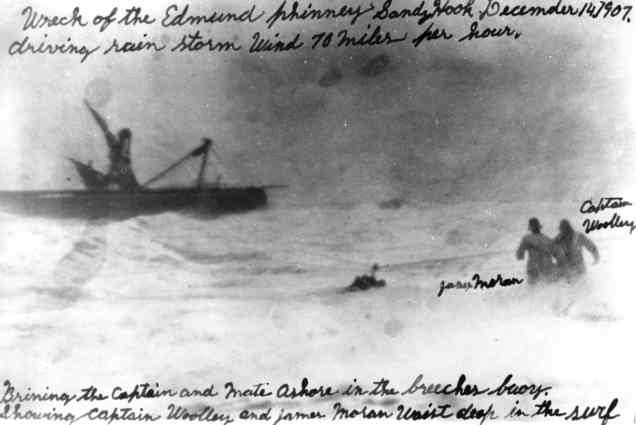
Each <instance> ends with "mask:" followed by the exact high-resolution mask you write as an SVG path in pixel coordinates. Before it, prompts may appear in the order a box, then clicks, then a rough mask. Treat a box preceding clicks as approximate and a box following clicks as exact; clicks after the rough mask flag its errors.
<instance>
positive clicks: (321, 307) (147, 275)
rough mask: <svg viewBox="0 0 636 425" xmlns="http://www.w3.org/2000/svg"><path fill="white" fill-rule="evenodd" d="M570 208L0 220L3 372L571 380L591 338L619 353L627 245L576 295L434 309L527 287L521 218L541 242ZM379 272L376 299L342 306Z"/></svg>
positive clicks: (300, 209)
mask: <svg viewBox="0 0 636 425" xmlns="http://www.w3.org/2000/svg"><path fill="white" fill-rule="evenodd" d="M393 207H395V206H393ZM568 211H570V212H571V211H573V209H572V208H571V205H565V204H563V205H556V204H544V205H538V206H537V205H527V204H519V203H516V204H496V205H494V204H487V203H474V204H463V205H435V204H423V203H418V204H408V203H407V204H406V205H403V206H401V207H399V208H381V207H379V206H378V205H375V204H346V205H345V204H332V205H328V206H297V205H296V206H294V205H274V206H272V207H270V208H267V209H264V210H259V211H254V212H250V213H246V214H238V215H226V216H221V217H217V218H208V219H201V218H197V217H192V216H187V215H181V214H178V213H169V214H162V215H157V216H146V217H138V218H134V219H129V220H126V221H118V222H80V221H63V220H62V221H60V220H48V219H41V218H40V219H35V218H28V219H27V218H22V217H16V216H9V215H3V216H1V217H0V235H1V237H2V239H1V243H0V252H1V255H0V259H1V260H0V272H1V278H0V279H1V285H0V291H1V292H0V300H1V301H0V302H1V304H0V309H1V311H2V314H3V317H4V320H3V322H2V325H1V331H0V333H1V334H2V343H1V348H2V349H3V360H4V367H3V368H2V369H1V370H0V373H4V374H5V375H6V376H18V377H19V378H20V379H22V380H23V381H25V382H32V383H36V384H37V383H41V382H50V381H51V380H52V381H53V382H57V383H58V384H60V385H69V386H72V385H74V384H75V382H69V380H68V377H69V376H74V377H76V379H77V383H78V385H79V382H82V383H93V382H95V381H99V382H119V381H118V380H120V381H121V380H125V381H131V382H139V380H159V379H160V380H161V381H162V383H169V384H174V385H178V384H184V383H192V382H199V381H200V382H202V383H204V382H209V381H210V380H212V379H215V378H219V379H228V378H232V379H238V380H242V381H243V382H245V383H248V382H251V381H253V380H255V379H258V378H259V377H261V378H262V379H277V378H280V379H284V378H286V377H290V378H291V377H298V376H304V375H310V376H312V375H313V376H318V377H321V376H322V377H324V376H352V377H355V376H358V377H364V376H377V375H378V374H385V375H386V374H391V373H393V374H395V375H396V376H406V375H412V374H413V373H415V372H416V371H422V370H428V371H429V372H430V373H435V374H437V375H436V376H438V377H439V378H445V377H448V378H449V379H451V377H452V376H453V375H455V374H456V372H457V365H458V364H461V365H462V367H465V369H464V370H467V371H473V373H477V374H479V375H480V376H486V377H488V376H494V375H497V376H498V375H499V374H500V372H499V371H500V370H501V369H502V368H504V369H506V368H508V369H509V370H517V369H521V370H523V373H526V374H528V376H530V375H532V374H534V375H533V376H536V375H539V377H542V378H546V379H547V378H552V376H553V374H554V373H556V371H559V372H558V373H559V376H561V377H565V379H567V378H571V379H572V382H575V381H576V376H577V373H578V372H577V371H578V370H579V369H577V368H580V367H584V365H585V363H586V362H589V361H593V360H592V359H593V356H595V355H598V350H600V348H598V350H597V349H596V348H595V349H591V350H590V349H589V347H588V348H586V349H585V350H583V347H586V344H587V343H586V342H585V341H589V340H590V338H591V339H595V338H597V339H601V340H602V341H604V342H605V343H609V342H608V341H610V342H611V341H613V338H622V336H621V333H620V332H621V331H620V329H622V326H623V325H622V323H623V322H624V315H623V313H624V312H625V311H628V309H626V308H625V307H626V304H627V302H626V301H625V299H626V297H625V294H628V293H632V292H633V290H632V289H630V288H629V285H630V283H629V282H627V281H626V280H625V279H621V276H625V273H626V270H628V269H629V267H630V266H629V261H628V260H627V258H628V254H627V252H628V251H626V249H625V248H626V247H627V246H628V245H627V244H628V243H631V242H630V240H629V239H628V238H625V237H616V235H615V234H611V235H610V234H606V235H604V236H605V237H599V238H597V242H598V243H599V247H600V248H601V255H602V257H603V262H602V263H601V264H600V265H598V266H595V267H590V272H589V276H588V279H587V281H586V282H585V283H584V284H582V285H580V286H579V287H576V288H573V287H567V286H566V285H562V284H557V285H553V286H552V287H542V288H528V287H526V286H525V285H522V286H521V287H519V288H516V289H502V288H500V289H496V290H492V291H491V292H488V293H482V294H479V295H477V294H474V293H468V292H464V291H456V292H449V293H447V294H445V295H444V296H443V297H441V298H439V297H437V292H438V288H439V282H440V280H441V279H446V280H469V279H470V277H471V276H472V274H474V273H476V272H478V273H481V274H482V275H483V276H484V277H489V276H495V275H496V274H497V273H502V274H503V275H504V276H520V277H522V276H523V270H524V264H523V263H522V262H517V261H515V260H514V249H515V248H516V245H517V243H518V242H519V240H520V238H521V236H522V235H523V233H524V231H525V226H526V220H527V217H528V216H529V215H538V216H540V217H542V219H543V220H544V224H545V228H546V232H547V233H550V227H556V224H557V223H558V220H559V219H560V218H562V217H563V216H567V213H568ZM629 246H632V245H629ZM374 262H375V263H379V264H381V265H382V266H383V269H382V270H381V272H380V276H381V277H382V278H383V279H385V280H387V282H388V286H387V287H386V288H383V289H380V290H377V291H369V292H364V293H357V294H342V293H340V290H341V289H342V288H343V287H345V286H346V285H348V284H349V283H350V282H351V280H352V279H353V277H354V276H355V275H356V274H361V273H363V272H366V271H367V269H368V268H369V266H370V265H371V264H372V263H374ZM629 291H632V292H629ZM547 329H551V332H553V331H554V330H555V329H557V330H559V331H558V332H561V334H560V337H559V338H558V339H557V340H554V339H553V338H552V337H549V338H548V336H547V335H546V334H545V331H546V330H547ZM548 340H549V342H548ZM598 347H600V346H598ZM450 353H452V355H451V354H450ZM477 353H484V354H483V355H478V354H477ZM493 353H495V354H494V355H495V358H498V361H496V362H492V360H490V359H491V358H492V356H493ZM497 353H498V354H497ZM528 353H531V354H532V353H533V354H532V356H534V357H532V358H534V359H535V362H534V363H531V364H527V363H528V362H527V360H524V358H525V357H524V356H527V355H528ZM498 356H499V357H498ZM572 356H576V358H575V359H573V358H572ZM619 360H620V356H619ZM617 364H620V361H618V362H617V363H616V364H614V365H613V367H612V368H610V369H608V374H609V376H618V375H619V374H620V372H619V371H618V369H614V367H618V366H617ZM520 365H523V366H520ZM564 368H565V369H564ZM564 370H565V371H564Z"/></svg>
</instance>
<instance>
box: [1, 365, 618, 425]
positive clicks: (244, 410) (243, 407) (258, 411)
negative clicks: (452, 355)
mask: <svg viewBox="0 0 636 425" xmlns="http://www.w3.org/2000/svg"><path fill="white" fill-rule="evenodd" d="M552 392H553V387H552V386H550V385H546V384H542V383H532V382H525V381H522V380H519V379H518V378H515V377H514V375H512V374H508V375H507V376H505V377H504V378H503V379H501V381H499V382H497V383H495V385H492V386H488V385H481V384H477V383H473V382H471V381H470V380H469V378H468V377H467V376H466V375H465V374H461V375H460V376H459V377H458V378H457V379H456V380H455V381H452V382H450V383H442V382H434V381H429V380H427V379H426V378H425V377H424V375H418V376H417V377H415V378H414V379H413V380H412V381H410V382H409V383H407V384H406V385H404V386H398V385H396V384H394V383H393V382H391V381H390V380H389V379H387V378H380V379H377V380H375V381H372V382H370V383H363V382H359V381H358V380H357V379H354V380H353V381H352V382H350V383H348V384H344V385H342V386H331V385H324V384H316V383H314V382H310V380H309V379H308V378H302V379H301V380H299V381H298V382H295V383H282V384H279V385H275V384H272V383H269V382H259V383H255V384H250V385H248V386H240V385H238V384H236V383H234V382H231V381H230V382H225V383H224V384H223V385H220V386H218V387H217V386H216V385H215V384H209V385H207V386H205V387H203V388H170V387H163V386H161V385H160V384H159V383H157V382H155V383H148V382H145V383H140V384H135V385H133V386H131V387H124V386H114V387H112V388H109V389H105V388H104V389H102V388H99V387H97V386H89V387H86V388H81V389H79V390H78V391H76V392H56V391H55V390H52V389H50V388H49V387H46V388H45V389H44V390H42V391H40V390H37V389H34V388H31V387H24V388H20V387H18V386H16V385H14V384H13V383H12V382H11V381H10V380H6V381H4V384H3V388H2V390H1V393H0V394H1V398H0V403H1V404H2V406H1V407H0V419H5V420H12V421H13V420H37V421H42V420H44V421H49V422H59V423H67V424H75V423H80V422H89V421H100V422H105V423H108V424H110V423H118V422H122V421H126V422H129V421H136V422H156V421H173V420H174V421H181V422H183V421H188V422H194V421H196V422H215V423H219V424H224V425H229V424H231V423H233V422H243V421H260V422H265V423H271V424H274V425H278V424H281V423H286V422H291V421H298V420H312V419H313V420H325V421H343V420H349V419H374V420H382V419H386V420H390V421H414V420H435V419H454V420H464V421H474V422H479V423H480V424H483V423H484V422H486V421H489V420H497V419H511V418H512V419H520V418H523V419H530V420H531V419H533V418H534V419H541V420H545V419H546V418H550V419H561V420H564V421H582V420H587V421H592V422H593V423H600V424H602V425H605V424H607V423H610V422H611V421H614V420H616V419H618V418H620V417H621V414H620V413H619V412H618V405H619V399H618V398H617V397H608V400H604V401H603V402H601V403H599V402H593V403H572V404H569V405H567V404H565V403H562V402H561V403H555V401H554V400H553V399H552V398H551V397H552ZM150 401H154V402H155V403H152V404H149V402H150ZM277 403H278V404H279V405H278V406H277ZM292 406H293V407H292ZM308 406H309V407H308Z"/></svg>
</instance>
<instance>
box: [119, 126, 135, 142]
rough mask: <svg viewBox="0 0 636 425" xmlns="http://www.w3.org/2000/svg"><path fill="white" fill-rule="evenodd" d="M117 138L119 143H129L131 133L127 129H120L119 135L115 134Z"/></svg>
mask: <svg viewBox="0 0 636 425" xmlns="http://www.w3.org/2000/svg"><path fill="white" fill-rule="evenodd" d="M117 137H118V138H119V141H120V142H121V143H123V142H125V141H130V139H131V138H132V132H131V131H130V129H129V128H122V129H121V130H119V133H117Z"/></svg>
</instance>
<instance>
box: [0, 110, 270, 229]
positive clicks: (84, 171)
mask: <svg viewBox="0 0 636 425" xmlns="http://www.w3.org/2000/svg"><path fill="white" fill-rule="evenodd" d="M86 105H87V107H88V108H89V110H90V111H91V114H92V115H93V117H94V118H95V120H96V121H97V123H98V124H99V126H100V127H101V129H102V131H103V132H104V135H105V137H106V141H107V144H108V147H109V150H110V151H109V159H110V169H109V171H108V173H103V172H100V171H98V170H96V169H94V168H93V166H92V163H91V162H89V163H84V162H81V161H78V160H76V159H73V158H68V159H69V160H70V161H71V162H72V163H73V165H74V166H75V169H76V170H77V173H78V174H79V176H80V178H81V180H82V183H83V184H84V187H85V189H83V190H45V191H0V208H1V209H4V210H9V211H11V212H16V213H19V214H24V215H36V216H54V217H64V218H128V217H133V216H137V215H149V214H158V213H162V212H167V211H183V210H187V211H193V212H199V213H212V214H214V213H224V212H241V211H248V210H251V209H255V208H258V207H262V206H264V205H266V204H267V193H266V189H268V188H277V187H282V186H277V185H270V186H248V187H230V186H226V185H224V184H222V183H221V181H220V179H217V181H216V182H215V183H213V184H205V183H204V178H205V169H206V166H207V162H208V157H209V155H210V152H212V153H215V151H214V148H213V143H212V141H211V140H210V139H203V143H202V144H201V145H200V146H198V147H197V148H195V149H193V150H192V151H190V152H189V153H188V154H186V155H185V156H183V157H182V158H180V159H179V160H178V161H176V162H174V163H173V164H172V165H170V166H169V167H167V168H166V169H164V170H163V171H161V172H160V173H158V174H157V175H155V176H154V177H153V178H151V179H149V180H148V181H146V182H145V183H143V184H139V183H138V182H137V179H136V177H135V175H134V173H133V171H132V166H131V160H130V139H131V132H130V130H128V129H122V130H120V131H119V133H118V134H117V136H115V135H114V134H113V133H111V132H110V130H109V129H108V126H107V125H106V121H105V120H104V119H103V118H102V117H101V116H100V115H99V114H98V113H97V111H95V110H94V109H93V108H92V107H91V106H90V105H89V104H88V103H86ZM197 157H200V158H201V165H200V168H199V173H198V176H197V180H196V184H195V185H194V186H193V187H168V188H157V189H152V188H149V187H148V186H149V185H150V184H152V183H154V182H156V181H158V180H160V179H161V178H163V177H164V176H166V175H167V174H168V173H170V172H171V171H172V170H174V169H175V168H177V167H178V166H180V165H181V164H183V163H184V162H186V161H187V160H189V159H192V158H197Z"/></svg>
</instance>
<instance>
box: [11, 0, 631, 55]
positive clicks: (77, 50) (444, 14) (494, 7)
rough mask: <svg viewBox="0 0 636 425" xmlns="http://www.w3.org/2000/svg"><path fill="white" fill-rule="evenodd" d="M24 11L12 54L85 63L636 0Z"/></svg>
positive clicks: (569, 15) (602, 14) (257, 47)
mask: <svg viewBox="0 0 636 425" xmlns="http://www.w3.org/2000/svg"><path fill="white" fill-rule="evenodd" d="M20 15H21V16H20V19H21V20H22V25H21V30H22V35H21V37H19V38H18V39H16V40H13V41H11V42H10V43H9V46H8V52H9V54H10V55H12V56H21V55H30V54H44V55H75V56H77V57H78V58H79V59H80V62H82V63H83V62H85V61H86V60H87V59H89V58H90V57H92V56H95V55H96V54H98V53H99V52H101V54H102V55H113V54H130V53H139V52H147V51H150V52H163V51H165V52H177V53H178V52H199V51H201V52H230V53H231V52H239V51H245V52H247V53H250V54H264V53H279V52H288V51H294V50H299V49H303V48H306V49H311V50H316V49H337V48H347V47H371V46H380V45H394V44H408V45H411V46H412V47H414V48H418V47H420V46H421V45H422V44H423V43H426V42H432V41H436V40H449V41H450V40H452V41H455V42H460V43H464V42H471V41H480V40H481V41H484V40H492V39H510V40H517V39H519V38H520V37H521V36H522V35H523V33H522V32H521V30H520V29H519V28H518V27H517V26H516V25H515V24H512V23H509V24H501V23H500V22H501V19H502V18H503V19H507V20H508V21H511V22H512V21H513V20H514V22H516V23H517V22H519V19H520V18H523V19H540V18H547V17H559V18H563V19H579V20H588V21H592V22H599V21H605V22H615V23H618V24H629V23H631V15H632V6H631V5H630V4H626V3H620V2H613V1H604V0H599V1H586V2H575V1H570V0H554V1H552V2H551V3H549V4H545V3H542V4H541V5H539V4H535V3H532V2H521V3H517V2H514V3H513V2H510V3H508V2H506V1H500V0H433V1H430V0H423V1H421V2H420V3H419V4H417V5H415V6H412V7H404V5H403V4H402V3H398V2H393V0H385V1H383V2H378V1H371V2H364V3H360V4H349V3H341V4H340V5H338V6H333V5H329V7H318V6H315V5H314V4H312V3H311V2H305V1H303V2H299V1H288V0H283V1H282V2H280V3H278V4H277V5H275V6H274V7H272V8H260V7H258V6H257V5H256V4H251V5H248V6H246V7H244V8H242V9H233V10H230V9H225V8H214V7H209V6H205V7H203V8H201V7H199V8H196V10H195V8H194V7H193V6H191V5H190V4H171V5H169V6H168V7H166V8H165V9H164V10H163V11H162V12H160V13H157V12H152V11H148V10H146V9H144V8H143V7H140V6H131V7H128V8H118V7H110V8H108V9H107V10H105V11H104V12H102V13H97V14H92V15H89V14H86V13H84V12H83V11H82V10H81V9H80V7H74V8H73V9H72V10H70V11H69V12H68V13H67V14H64V15H53V14H50V13H47V11H46V10H36V9H35V8H34V7H32V6H26V7H25V8H23V9H22V11H21V14H20ZM450 18H461V19H462V22H463V25H461V26H460V29H459V30H456V29H451V28H450V27H449V26H448V25H447V24H446V23H445V21H446V20H448V19H450ZM495 18H498V19H497V24H496V25H495V24H492V23H491V22H494V20H495ZM515 18H516V19H515ZM311 22H322V23H329V24H330V25H332V24H334V25H336V26H337V28H335V29H334V30H331V31H316V30H315V29H314V30H310V29H309V27H308V24H309V23H311ZM223 24H237V25H243V26H251V28H250V30H253V31H251V33H250V36H249V39H241V37H239V36H238V35H237V34H234V35H233V36H232V37H229V38H227V37H226V36H215V35H210V34H209V33H210V31H211V30H213V29H214V28H215V27H217V26H219V25H223ZM400 24H404V25H400ZM294 25H295V26H294ZM290 26H293V29H291V28H290ZM299 26H300V28H299ZM303 26H306V27H307V28H304V27H303ZM388 26H390V28H389V27H388ZM122 27H141V28H148V31H147V32H144V33H143V34H142V35H141V36H136V37H135V38H134V39H132V38H130V39H129V38H124V37H122V36H121V34H117V35H116V36H114V37H111V38H109V39H104V40H100V41H99V42H94V43H92V44H91V43H84V42H82V41H78V39H77V37H76V36H74V37H70V36H68V34H63V33H61V31H62V30H63V29H68V30H74V29H82V30H84V31H92V30H94V31H96V32H97V33H107V32H116V31H117V30H115V29H114V28H122ZM396 27H397V28H403V29H396ZM330 28H331V27H330ZM152 29H163V30H164V31H165V30H167V29H173V30H175V31H179V34H177V37H176V39H175V41H172V42H170V41H165V39H164V38H157V37H153V36H152V34H151V30H152ZM49 32H51V34H49ZM53 33H55V34H53Z"/></svg>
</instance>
